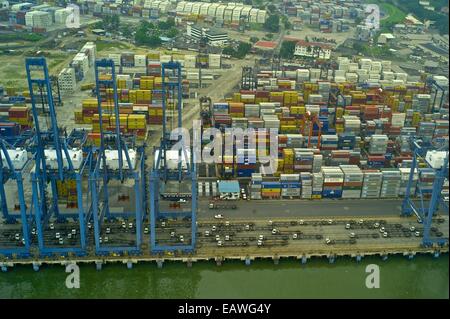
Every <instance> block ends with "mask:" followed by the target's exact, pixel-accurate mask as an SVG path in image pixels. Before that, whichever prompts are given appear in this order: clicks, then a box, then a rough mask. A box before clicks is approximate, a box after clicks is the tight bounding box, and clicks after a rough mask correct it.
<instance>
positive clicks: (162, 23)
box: [158, 17, 175, 31]
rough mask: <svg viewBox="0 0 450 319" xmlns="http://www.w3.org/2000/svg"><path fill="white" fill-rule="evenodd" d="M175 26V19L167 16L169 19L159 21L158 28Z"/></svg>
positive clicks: (164, 28) (163, 28) (165, 28)
mask: <svg viewBox="0 0 450 319" xmlns="http://www.w3.org/2000/svg"><path fill="white" fill-rule="evenodd" d="M174 27H175V19H174V18H171V17H169V18H167V21H158V29H159V30H163V31H165V30H169V29H171V28H174Z"/></svg>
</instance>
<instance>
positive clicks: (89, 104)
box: [81, 99, 97, 108]
mask: <svg viewBox="0 0 450 319" xmlns="http://www.w3.org/2000/svg"><path fill="white" fill-rule="evenodd" d="M81 106H82V107H83V108H97V99H85V100H82V101H81Z"/></svg>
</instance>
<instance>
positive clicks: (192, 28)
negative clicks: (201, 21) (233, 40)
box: [186, 23, 228, 46]
mask: <svg viewBox="0 0 450 319" xmlns="http://www.w3.org/2000/svg"><path fill="white" fill-rule="evenodd" d="M186 33H187V35H188V36H190V37H193V38H194V39H197V40H200V39H201V38H202V37H204V38H206V39H207V41H208V44H209V45H211V46H223V45H226V44H227V43H228V34H227V33H226V32H224V31H221V30H218V29H215V28H209V27H205V26H203V25H198V24H192V23H189V24H188V25H187V27H186Z"/></svg>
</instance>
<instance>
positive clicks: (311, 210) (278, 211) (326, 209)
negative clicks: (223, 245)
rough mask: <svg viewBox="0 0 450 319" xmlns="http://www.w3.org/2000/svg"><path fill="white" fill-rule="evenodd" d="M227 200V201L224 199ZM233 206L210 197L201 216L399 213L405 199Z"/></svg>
mask: <svg viewBox="0 0 450 319" xmlns="http://www.w3.org/2000/svg"><path fill="white" fill-rule="evenodd" d="M224 203H225V202H224ZM230 203H231V202H230ZM233 204H236V205H237V208H236V209H235V210H233V209H217V210H216V209H209V208H208V205H209V201H207V200H204V199H201V200H200V201H199V202H198V208H199V210H198V213H197V216H198V218H210V217H211V216H213V215H215V214H219V213H220V214H223V215H224V216H225V218H227V217H229V218H233V219H246V218H247V219H248V218H264V217H267V218H276V217H278V218H292V217H294V218H295V217H300V216H309V217H314V216H372V217H374V216H387V215H392V216H399V215H400V213H401V204H402V201H401V199H395V200H379V199H378V200H372V199H363V200H361V199H353V200H326V199H322V200H271V201H270V200H252V201H242V200H240V201H235V202H233Z"/></svg>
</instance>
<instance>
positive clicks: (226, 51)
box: [222, 46, 235, 56]
mask: <svg viewBox="0 0 450 319" xmlns="http://www.w3.org/2000/svg"><path fill="white" fill-rule="evenodd" d="M222 54H224V55H230V56H234V54H235V51H234V49H233V47H231V46H227V47H225V48H223V50H222Z"/></svg>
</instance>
